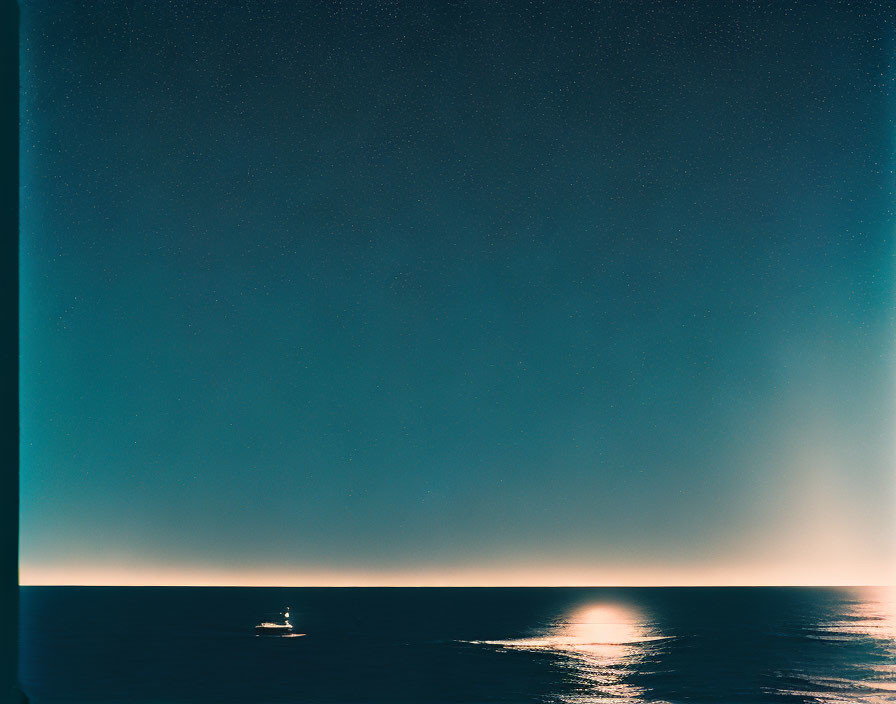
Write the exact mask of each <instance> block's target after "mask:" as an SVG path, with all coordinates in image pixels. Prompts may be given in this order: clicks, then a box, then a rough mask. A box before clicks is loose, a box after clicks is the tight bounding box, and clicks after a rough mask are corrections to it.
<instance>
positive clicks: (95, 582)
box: [19, 562, 893, 587]
mask: <svg viewBox="0 0 896 704" xmlns="http://www.w3.org/2000/svg"><path fill="white" fill-rule="evenodd" d="M19 584H21V585H23V586H27V585H84V586H104V585H108V586H245V587H266V586H282V587H306V586H307V587H330V586H331V587H351V586H357V587H379V586H382V587H403V586H421V587H429V586H432V587H443V586H444V587H467V586H469V587H505V586H506V587H516V586H519V587H530V586H531V587H538V586H570V587H578V586H581V587H601V586H607V587H617V586H645V587H650V586H685V587H688V586H775V585H780V586H788V585H790V586H887V585H890V584H893V580H892V571H891V566H890V565H889V564H887V565H880V564H875V565H868V566H866V568H865V569H855V568H854V567H853V566H846V567H843V566H840V567H839V568H838V567H833V568H832V567H830V566H821V567H814V568H806V567H802V568H801V567H799V566H794V565H787V564H783V565H768V566H765V567H763V566H760V565H755V564H749V563H747V564H741V565H738V566H736V567H733V566H732V567H727V566H721V565H720V566H715V567H712V568H708V567H702V568H701V567H698V566H694V567H686V566H681V567H668V566H657V567H654V568H647V567H645V568H631V567H630V568H622V567H618V566H607V568H606V569H598V568H594V567H589V568H587V569H586V568H583V569H576V568H574V567H567V566H562V567H561V566H558V567H554V568H551V567H541V568H537V567H521V566H513V565H509V566H507V567H504V568H501V567H492V568H486V567H480V568H476V567H472V566H468V567H463V568H456V569H452V568H450V567H444V568H441V569H435V568H431V567H430V568H420V569H405V570H400V569H392V570H388V569H377V570H373V569H371V570H357V569H356V570H337V569H333V568H328V569H324V568H320V567H316V568H315V567H311V568H307V569H301V568H294V569H283V568H279V569H263V568H257V567H246V568H245V569H236V568H231V569H222V568H217V567H214V566H202V567H197V566H180V565H170V564H162V565H147V564H136V563H127V562H122V563H120V564H118V565H113V564H104V565H95V566H90V565H80V564H60V565H28V564H26V563H23V564H21V565H20V570H19Z"/></svg>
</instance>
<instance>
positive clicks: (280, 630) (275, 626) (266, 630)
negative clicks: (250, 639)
mask: <svg viewBox="0 0 896 704" xmlns="http://www.w3.org/2000/svg"><path fill="white" fill-rule="evenodd" d="M291 633H292V624H291V623H290V622H289V607H288V606H287V607H286V611H284V612H283V623H273V622H272V621H264V622H263V623H259V624H258V625H257V626H256V627H255V635H257V636H261V635H265V636H270V635H275V636H276V635H281V636H283V635H289V634H291Z"/></svg>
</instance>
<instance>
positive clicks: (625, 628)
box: [478, 603, 669, 704]
mask: <svg viewBox="0 0 896 704" xmlns="http://www.w3.org/2000/svg"><path fill="white" fill-rule="evenodd" d="M667 640H669V638H668V637H667V636H664V635H663V634H662V633H660V632H659V630H658V629H657V627H656V626H655V625H654V624H652V623H650V622H649V621H648V620H647V619H646V618H645V616H644V615H643V614H641V613H640V612H639V611H637V610H636V609H634V608H632V607H629V606H622V605H619V604H611V603H602V604H591V605H589V606H586V607H584V608H579V609H576V610H574V611H573V612H572V613H570V614H568V615H566V616H563V617H561V618H559V619H557V620H556V621H554V622H553V623H551V624H550V625H549V626H548V627H546V628H544V629H542V631H541V632H537V633H535V634H533V635H532V636H530V637H527V638H514V639H508V640H488V641H478V642H479V643H480V644H482V645H490V646H496V647H500V648H507V649H515V650H527V651H540V652H546V653H550V654H556V655H559V656H561V657H562V658H563V660H562V666H563V667H564V668H565V669H567V670H568V672H569V674H570V675H571V677H572V679H574V680H575V681H576V683H577V685H578V686H577V687H576V688H575V691H574V692H570V693H564V694H562V695H559V697H560V698H559V701H562V702H569V703H570V704H573V703H575V704H585V703H591V702H595V703H596V702H616V703H618V704H624V703H629V702H630V703H632V704H635V703H636V702H643V701H645V699H643V695H644V694H645V690H644V688H643V687H639V686H636V685H635V684H633V683H632V682H630V681H628V679H629V676H630V675H631V674H632V673H634V672H636V671H637V672H640V673H643V672H644V670H645V668H649V664H650V662H651V661H653V660H654V659H655V658H656V656H657V655H658V650H659V649H660V647H661V646H660V644H661V643H662V642H663V641H667Z"/></svg>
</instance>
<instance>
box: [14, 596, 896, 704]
mask: <svg viewBox="0 0 896 704" xmlns="http://www.w3.org/2000/svg"><path fill="white" fill-rule="evenodd" d="M287 606H289V607H291V618H290V621H291V623H292V624H293V625H294V628H295V632H296V633H304V634H305V635H303V636H300V637H291V638H283V637H278V636H257V635H256V634H255V631H254V626H255V624H257V623H259V622H260V621H266V620H277V619H280V620H282V619H281V617H279V612H281V611H283V610H284V609H285V608H286V607H287ZM20 653H21V663H20V672H21V682H22V688H23V689H24V690H25V692H26V694H27V695H28V696H29V698H30V700H31V701H32V702H35V703H36V704H45V703H47V704H49V703H52V702H96V703H100V704H104V703H108V704H112V703H116V704H124V703H127V702H141V703H146V704H149V703H152V704H162V703H163V702H164V703H169V704H173V703H176V702H248V703H252V704H265V703H267V702H271V703H273V702H309V703H310V702H332V703H334V704H362V703H380V702H383V703H385V702H389V703H402V702H414V703H418V702H419V703H421V704H422V703H425V702H436V703H463V704H473V703H476V702H569V703H576V704H584V703H586V702H607V703H619V704H621V703H628V702H631V703H634V702H669V703H676V702H711V703H712V704H728V703H734V702H745V703H746V702H749V703H751V704H752V703H759V702H791V703H795V702H807V703H808V702H812V703H813V704H820V703H824V704H828V703H834V702H838V703H842V702H866V703H872V704H873V703H875V702H896V611H894V602H893V599H892V594H891V593H890V592H888V591H884V590H879V589H814V588H638V589H634V588H631V589H608V588H607V589H605V588H594V589H590V588H589V589H580V588H520V589H516V588H482V589H473V588H471V589H440V588H439V589H427V588H421V589H412V588H402V589H385V588H384V589H367V588H358V589H338V588H327V589H310V588H308V589H293V588H206V587H200V588H179V587H162V588H143V587H22V588H21V648H20Z"/></svg>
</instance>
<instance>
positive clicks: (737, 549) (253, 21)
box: [20, 0, 896, 585]
mask: <svg viewBox="0 0 896 704" xmlns="http://www.w3.org/2000/svg"><path fill="white" fill-rule="evenodd" d="M888 6H889V3H886V2H884V3H872V2H833V1H822V2H788V3H784V2H768V1H763V0H757V1H755V2H742V1H740V0H738V1H737V2H734V1H731V2H729V1H727V0H711V1H710V0H706V1H695V2H677V1H675V0H663V1H662V2H625V1H622V0H619V1H616V2H608V1H595V2H575V1H570V2H564V3H555V2H537V1H533V2H522V1H520V2H495V3H493V2H488V3H486V2H472V1H470V2H462V1H448V0H438V1H436V0H423V1H421V2H387V1H386V0H382V1H376V2H375V1H372V0H371V1H357V2H332V3H329V2H328V3H294V2H279V1H273V2H264V3H261V2H239V3H237V2H233V3H204V2H198V1H197V2H193V1H187V0H176V1H170V2H163V1H161V0H160V1H159V2H149V3H130V2H124V1H119V0H110V1H108V2H99V3H94V2H90V3H87V2H67V1H65V2H63V1H60V2H49V1H47V2H44V1H41V0H25V1H24V2H22V34H21V36H22V44H21V91H22V92H21V95H22V99H21V106H22V108H21V109H22V126H21V143H22V147H21V148H22V155H21V246H20V248H21V303H20V306H21V438H22V440H21V443H22V445H21V450H22V455H21V462H22V464H21V518H20V524H21V554H20V573H21V581H22V582H23V583H68V584H70V583H79V584H82V583H83V584H86V583H98V584H103V583H107V584H132V583H136V584H296V585H299V584H362V585H363V584H701V583H706V584H729V583H738V584H747V583H758V584H770V583H782V584H783V583H797V584H807V583H881V582H888V581H890V579H891V577H892V575H891V572H890V571H889V570H890V568H891V566H892V564H893V556H894V544H896V534H894V533H896V531H894V513H896V492H894V488H896V487H894V468H896V467H894V437H896V414H894V411H896V409H894V399H896V394H894V390H896V387H894V383H893V382H894V374H893V372H894V369H896V355H894V350H893V346H894V345H893V341H894V339H896V338H894V307H893V301H894V298H893V293H894V292H893V283H894V281H893V279H894V260H893V257H894V250H893V234H894V217H893V210H892V203H893V196H894V176H893V173H894V158H893V153H894V146H893V145H894V128H893V120H892V117H893V114H894V110H893V107H894V103H893V88H894V85H893V83H894V75H896V71H894V66H896V63H894V24H893V19H892V17H891V14H892V12H891V11H892V7H888Z"/></svg>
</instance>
